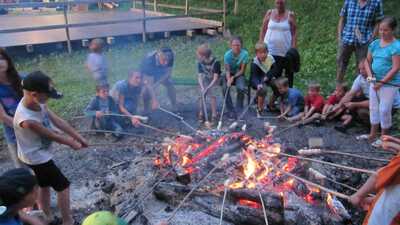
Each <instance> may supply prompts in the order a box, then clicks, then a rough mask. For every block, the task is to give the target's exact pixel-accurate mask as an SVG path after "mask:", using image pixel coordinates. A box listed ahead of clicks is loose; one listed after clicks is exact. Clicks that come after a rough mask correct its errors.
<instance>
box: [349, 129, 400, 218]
mask: <svg viewBox="0 0 400 225" xmlns="http://www.w3.org/2000/svg"><path fill="white" fill-rule="evenodd" d="M382 141H383V146H384V147H385V146H388V145H391V146H392V147H394V148H395V149H396V150H397V152H398V153H399V152H400V148H399V147H400V146H399V145H398V144H399V143H400V140H399V139H397V138H393V137H389V136H382ZM394 142H395V143H394ZM371 193H377V194H376V195H375V197H374V198H373V199H371V198H369V197H367V196H368V194H371ZM350 202H351V203H352V204H353V205H356V206H368V208H369V210H368V214H367V216H366V217H365V219H364V223H363V225H391V224H400V155H397V156H395V157H393V158H392V160H391V161H390V163H389V164H388V165H387V166H385V167H382V168H381V169H379V170H378V172H377V173H375V174H373V175H371V176H370V178H369V179H368V180H367V182H366V183H365V184H364V185H363V186H362V187H361V188H360V189H359V190H358V191H357V192H356V193H355V194H353V195H352V196H350Z"/></svg>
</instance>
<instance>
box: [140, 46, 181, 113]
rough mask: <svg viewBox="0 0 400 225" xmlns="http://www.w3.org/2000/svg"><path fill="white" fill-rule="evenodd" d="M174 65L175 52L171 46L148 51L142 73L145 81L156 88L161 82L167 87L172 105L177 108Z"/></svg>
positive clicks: (141, 68)
mask: <svg viewBox="0 0 400 225" xmlns="http://www.w3.org/2000/svg"><path fill="white" fill-rule="evenodd" d="M173 66H174V52H173V51H172V49H171V48H161V49H159V50H156V51H152V52H150V53H148V54H147V55H146V56H145V57H144V58H143V59H142V61H141V64H140V73H141V74H143V75H144V80H145V82H146V83H147V84H148V85H149V86H150V87H151V89H153V90H155V89H157V88H158V86H159V85H160V84H163V85H164V86H165V88H166V89H167V93H168V97H169V99H170V101H171V107H172V108H173V109H176V106H177V105H176V90H175V86H174V83H173V81H172V67H173Z"/></svg>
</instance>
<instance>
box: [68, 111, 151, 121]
mask: <svg viewBox="0 0 400 225" xmlns="http://www.w3.org/2000/svg"><path fill="white" fill-rule="evenodd" d="M103 115H104V116H118V117H125V118H136V119H139V120H141V121H144V122H147V121H148V120H149V118H148V117H147V116H139V115H131V116H128V115H124V114H118V113H104V114H103ZM90 117H92V116H74V117H72V119H83V118H90Z"/></svg>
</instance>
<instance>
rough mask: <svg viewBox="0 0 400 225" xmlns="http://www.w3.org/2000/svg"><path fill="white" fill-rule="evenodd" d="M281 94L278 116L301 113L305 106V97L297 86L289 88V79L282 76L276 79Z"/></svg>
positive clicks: (292, 115)
mask: <svg viewBox="0 0 400 225" xmlns="http://www.w3.org/2000/svg"><path fill="white" fill-rule="evenodd" d="M275 85H276V87H277V88H278V91H279V94H280V112H281V114H280V115H279V116H278V118H287V117H289V118H291V117H294V116H297V115H299V114H300V113H301V111H302V110H303V107H304V98H303V95H302V94H301V92H300V91H299V90H297V89H296V88H289V80H288V79H287V78H286V77H281V78H279V79H277V80H276V81H275Z"/></svg>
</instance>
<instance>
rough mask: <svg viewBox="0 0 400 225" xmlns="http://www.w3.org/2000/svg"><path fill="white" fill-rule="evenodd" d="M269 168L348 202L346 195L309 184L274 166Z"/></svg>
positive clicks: (307, 181) (312, 183)
mask: <svg viewBox="0 0 400 225" xmlns="http://www.w3.org/2000/svg"><path fill="white" fill-rule="evenodd" d="M270 166H272V167H273V168H274V169H275V170H277V171H279V172H281V173H283V174H285V175H287V176H289V177H292V178H294V179H296V180H299V181H301V182H303V183H305V184H307V185H310V186H313V187H316V188H319V189H321V190H323V191H325V192H327V193H329V194H332V195H335V196H337V197H339V198H343V199H346V200H349V198H350V197H349V196H347V195H345V194H342V193H339V192H337V191H334V190H331V189H329V188H326V187H323V186H321V185H319V184H316V183H314V182H311V181H309V180H306V179H304V178H301V177H299V176H296V175H294V174H292V173H289V172H286V171H285V170H283V169H280V168H278V167H277V166H275V165H274V164H270Z"/></svg>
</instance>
